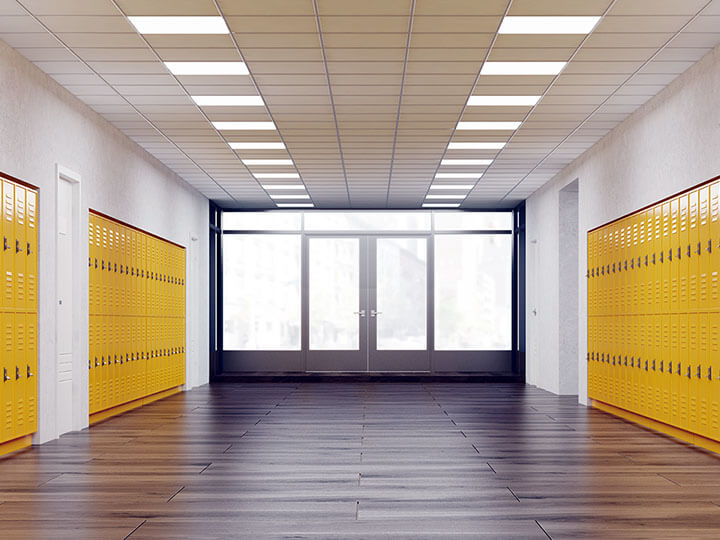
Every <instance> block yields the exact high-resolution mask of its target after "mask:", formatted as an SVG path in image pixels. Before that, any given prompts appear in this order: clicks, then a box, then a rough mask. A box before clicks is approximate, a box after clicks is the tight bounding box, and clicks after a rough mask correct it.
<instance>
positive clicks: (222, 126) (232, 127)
mask: <svg viewBox="0 0 720 540" xmlns="http://www.w3.org/2000/svg"><path fill="white" fill-rule="evenodd" d="M212 125H213V127H214V128H215V129H219V130H225V131H242V130H245V129H249V130H259V131H269V130H274V129H277V128H276V127H275V124H273V123H272V122H213V123H212Z"/></svg>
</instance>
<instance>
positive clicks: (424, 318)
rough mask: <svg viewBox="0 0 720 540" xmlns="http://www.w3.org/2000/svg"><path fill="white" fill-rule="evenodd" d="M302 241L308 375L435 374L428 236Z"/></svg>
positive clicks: (318, 237)
mask: <svg viewBox="0 0 720 540" xmlns="http://www.w3.org/2000/svg"><path fill="white" fill-rule="evenodd" d="M304 241H305V242H306V245H305V249H306V253H307V256H306V257H305V264H306V265H307V268H306V271H305V276H307V286H306V287H304V291H305V292H304V294H305V295H306V298H305V299H304V302H303V310H305V313H304V319H305V320H306V321H307V325H308V326H307V328H308V331H307V332H306V333H304V337H303V340H304V341H306V342H305V343H303V349H304V350H305V351H307V353H306V354H307V355H306V369H307V371H320V372H322V371H332V372H338V371H350V372H363V371H380V372H392V371H404V372H412V371H416V372H418V371H420V372H421V371H429V370H430V355H429V353H428V350H429V343H428V335H429V334H430V333H429V332H428V324H429V318H428V312H429V311H430V310H429V299H428V296H427V291H428V279H429V276H428V272H429V267H428V246H429V237H428V236H338V235H333V236H321V235H307V236H305V239H304Z"/></svg>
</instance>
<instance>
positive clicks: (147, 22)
mask: <svg viewBox="0 0 720 540" xmlns="http://www.w3.org/2000/svg"><path fill="white" fill-rule="evenodd" d="M128 20H129V21H130V22H131V23H132V25H133V26H134V27H135V30H137V31H138V33H140V34H229V33H230V30H228V27H227V25H226V24H225V20H224V19H223V18H222V17H187V16H184V17H164V16H162V17H158V16H151V17H145V16H142V17H128Z"/></svg>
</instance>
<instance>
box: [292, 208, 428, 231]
mask: <svg viewBox="0 0 720 540" xmlns="http://www.w3.org/2000/svg"><path fill="white" fill-rule="evenodd" d="M305 230H306V231H429V230H430V213H428V212H412V213H411V212H307V213H306V214H305Z"/></svg>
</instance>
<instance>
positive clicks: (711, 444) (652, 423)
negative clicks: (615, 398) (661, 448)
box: [591, 399, 720, 454]
mask: <svg viewBox="0 0 720 540" xmlns="http://www.w3.org/2000/svg"><path fill="white" fill-rule="evenodd" d="M591 404H592V406H593V407H594V408H596V409H599V410H601V411H604V412H606V413H610V414H612V415H614V416H619V417H620V418H622V419H624V420H628V421H630V422H634V423H636V424H639V425H641V426H643V427H646V428H648V429H652V430H654V431H659V432H660V433H663V434H665V435H670V436H671V437H674V438H675V439H679V440H681V441H684V442H686V443H690V444H692V445H695V446H698V447H700V448H704V449H705V450H710V451H711V452H715V453H716V454H720V442H719V441H715V440H713V439H708V438H707V437H703V436H702V435H698V434H697V433H692V432H691V431H686V430H684V429H681V428H678V427H675V426H671V425H670V424H665V423H664V422H659V421H657V420H653V419H652V418H648V417H647V416H642V415H640V414H637V413H634V412H630V411H627V410H625V409H621V408H619V407H615V406H614V405H610V404H608V403H604V402H602V401H598V400H596V399H592V400H591Z"/></svg>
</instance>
